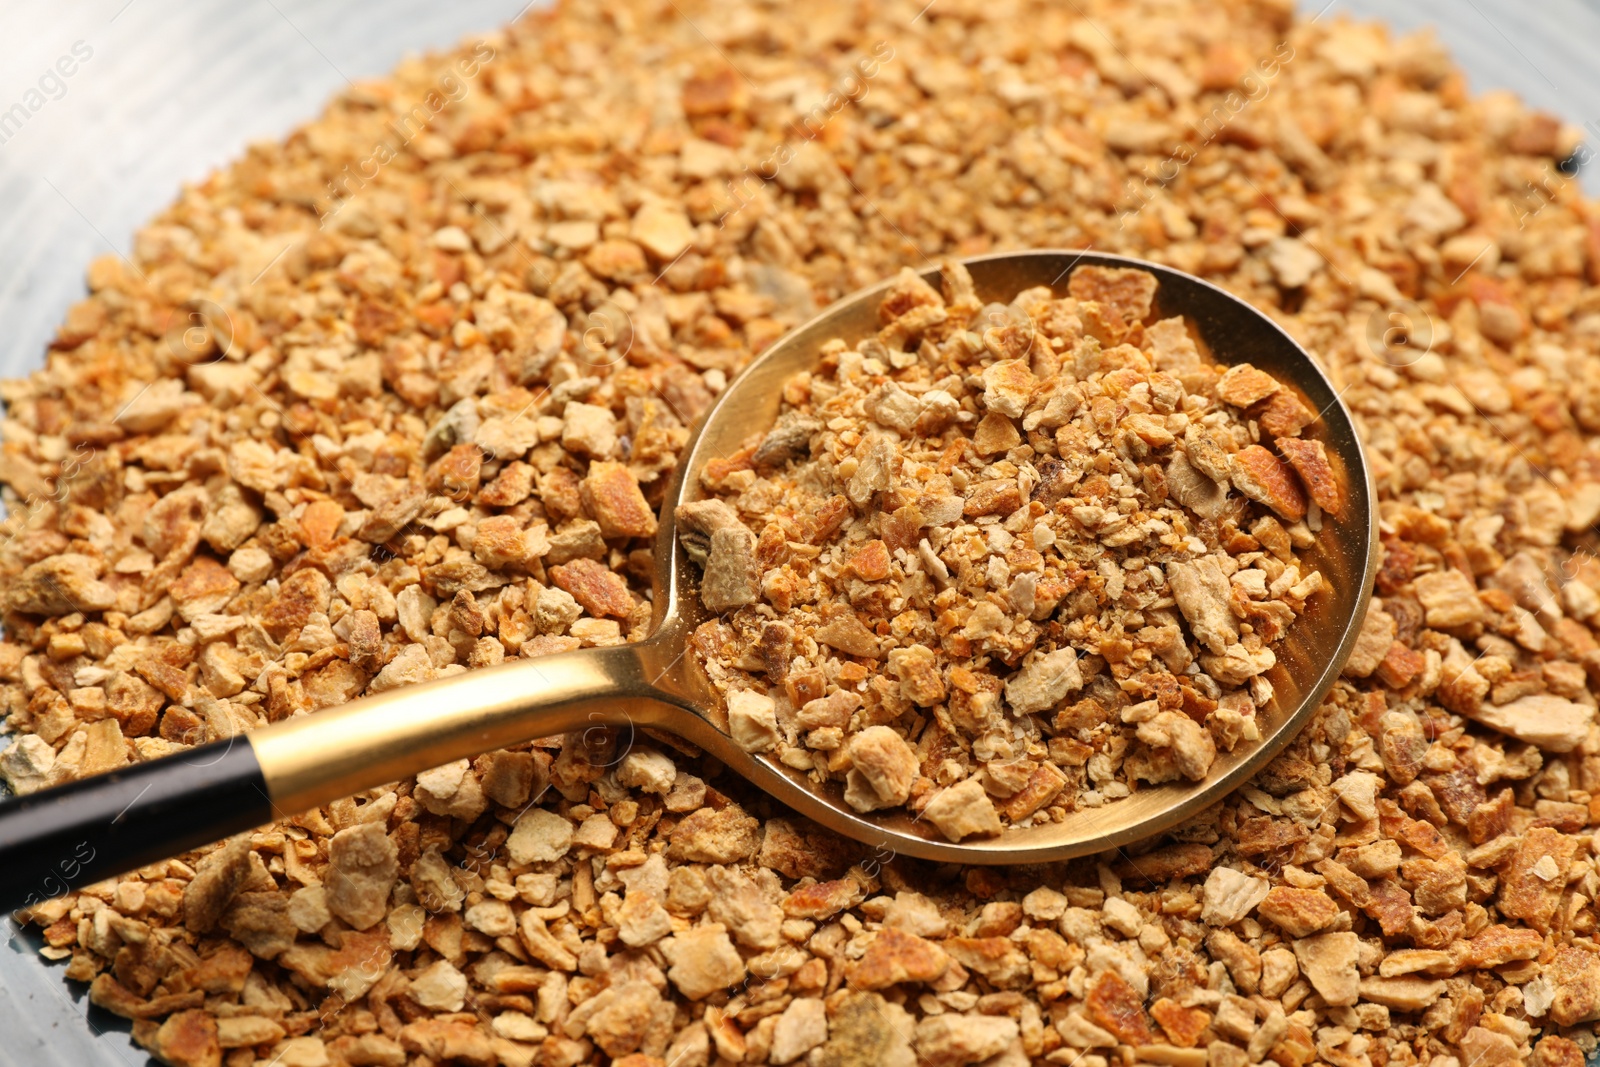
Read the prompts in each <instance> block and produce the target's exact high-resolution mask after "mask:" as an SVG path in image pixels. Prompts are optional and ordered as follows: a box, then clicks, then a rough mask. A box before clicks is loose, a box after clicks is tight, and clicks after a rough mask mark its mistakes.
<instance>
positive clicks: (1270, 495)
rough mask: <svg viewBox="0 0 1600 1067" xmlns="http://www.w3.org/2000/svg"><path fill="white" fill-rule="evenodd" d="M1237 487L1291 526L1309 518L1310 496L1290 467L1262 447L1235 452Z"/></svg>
mask: <svg viewBox="0 0 1600 1067" xmlns="http://www.w3.org/2000/svg"><path fill="white" fill-rule="evenodd" d="M1229 472H1230V475H1231V478H1232V481H1233V486H1234V488H1235V489H1237V490H1239V492H1241V493H1243V494H1244V495H1245V496H1247V497H1249V498H1250V499H1251V500H1254V501H1255V502H1256V503H1258V504H1262V505H1265V506H1266V507H1269V508H1271V509H1272V510H1273V511H1275V512H1277V513H1278V514H1279V515H1281V516H1283V517H1284V518H1285V519H1287V520H1289V521H1290V522H1299V521H1300V520H1301V519H1303V518H1305V517H1306V496H1305V492H1304V491H1303V490H1302V489H1301V488H1300V482H1299V480H1298V479H1297V478H1295V477H1294V474H1293V472H1292V471H1291V470H1290V469H1289V467H1288V466H1287V465H1286V464H1285V463H1284V462H1283V461H1282V460H1281V459H1279V458H1278V457H1277V456H1274V455H1273V454H1272V453H1271V452H1269V451H1267V450H1266V449H1265V448H1262V447H1261V446H1260V445H1250V446H1249V447H1248V448H1244V449H1241V450H1240V451H1238V452H1235V453H1234V454H1233V456H1232V457H1231V458H1230V460H1229Z"/></svg>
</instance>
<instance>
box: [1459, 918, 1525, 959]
mask: <svg viewBox="0 0 1600 1067" xmlns="http://www.w3.org/2000/svg"><path fill="white" fill-rule="evenodd" d="M1543 951H1544V936H1543V935H1541V934H1540V933H1539V931H1537V930H1523V929H1518V928H1513V927H1510V926H1506V925H1505V924H1504V923H1496V924H1495V925H1493V926H1490V927H1486V928H1485V929H1483V930H1482V931H1480V932H1479V933H1478V934H1477V936H1475V937H1474V938H1473V939H1472V940H1471V941H1470V942H1468V943H1467V964H1468V966H1471V967H1483V968H1488V967H1499V966H1501V965H1502V964H1506V963H1510V962H1512V961H1513V960H1536V959H1538V958H1539V954H1540V953H1541V952H1543Z"/></svg>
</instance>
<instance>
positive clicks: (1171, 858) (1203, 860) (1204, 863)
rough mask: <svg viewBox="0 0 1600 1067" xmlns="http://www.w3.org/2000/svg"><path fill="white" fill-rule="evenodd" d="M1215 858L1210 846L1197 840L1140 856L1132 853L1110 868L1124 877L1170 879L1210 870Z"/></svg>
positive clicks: (1161, 880) (1167, 846)
mask: <svg viewBox="0 0 1600 1067" xmlns="http://www.w3.org/2000/svg"><path fill="white" fill-rule="evenodd" d="M1214 859H1215V857H1214V856H1213V855H1212V853H1211V849H1210V848H1208V847H1206V846H1205V845H1202V844H1199V843H1198V842H1186V843H1183V844H1177V845H1165V846H1163V847H1161V848H1155V849H1151V850H1150V851H1149V852H1146V853H1144V854H1142V855H1139V856H1130V857H1128V858H1127V859H1124V860H1122V861H1121V862H1119V863H1117V864H1115V865H1114V866H1113V867H1112V868H1111V869H1112V870H1113V871H1115V872H1116V873H1117V874H1118V875H1120V876H1121V877H1123V878H1142V879H1143V880H1145V881H1147V882H1169V881H1172V880H1173V879H1175V878H1189V877H1192V876H1193V875H1197V874H1203V873H1205V872H1206V871H1209V870H1210V869H1211V867H1212V863H1213V861H1214Z"/></svg>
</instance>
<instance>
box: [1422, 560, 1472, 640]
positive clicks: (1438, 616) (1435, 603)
mask: <svg viewBox="0 0 1600 1067" xmlns="http://www.w3.org/2000/svg"><path fill="white" fill-rule="evenodd" d="M1414 588H1415V590H1416V597H1417V600H1419V601H1420V602H1421V603H1422V607H1423V610H1424V611H1426V612H1427V623H1428V625H1429V626H1432V627H1434V628H1436V629H1451V628H1453V627H1457V626H1470V625H1472V624H1473V623H1475V622H1482V621H1483V617H1484V611H1483V603H1482V602H1481V601H1480V600H1479V599H1478V589H1477V586H1475V585H1473V583H1472V579H1470V578H1468V577H1467V576H1466V575H1464V574H1462V573H1461V572H1460V571H1458V570H1454V569H1450V570H1442V571H1435V572H1433V573H1432V574H1424V575H1422V576H1421V577H1419V578H1418V579H1417V580H1416V582H1415V583H1414Z"/></svg>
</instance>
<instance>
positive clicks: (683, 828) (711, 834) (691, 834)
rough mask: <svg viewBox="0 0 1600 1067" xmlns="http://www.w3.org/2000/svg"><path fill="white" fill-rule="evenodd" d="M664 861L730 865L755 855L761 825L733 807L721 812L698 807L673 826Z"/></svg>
mask: <svg viewBox="0 0 1600 1067" xmlns="http://www.w3.org/2000/svg"><path fill="white" fill-rule="evenodd" d="M670 838H671V843H670V844H669V845H668V846H667V859H669V860H677V861H680V862H689V863H734V862H736V861H738V860H742V859H744V858H746V857H747V856H749V855H750V854H751V853H753V852H755V850H756V848H757V846H759V845H760V843H761V825H760V824H759V823H758V822H756V820H755V819H753V818H751V817H750V816H749V815H746V814H745V812H744V809H743V808H741V807H739V806H738V805H737V804H729V805H728V806H727V807H725V808H723V809H722V810H721V811H717V810H715V809H712V808H701V809H699V810H698V811H693V812H690V813H689V814H688V815H686V816H684V818H683V821H682V822H680V823H678V825H677V826H675V827H673V829H672V833H671V835H670Z"/></svg>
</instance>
